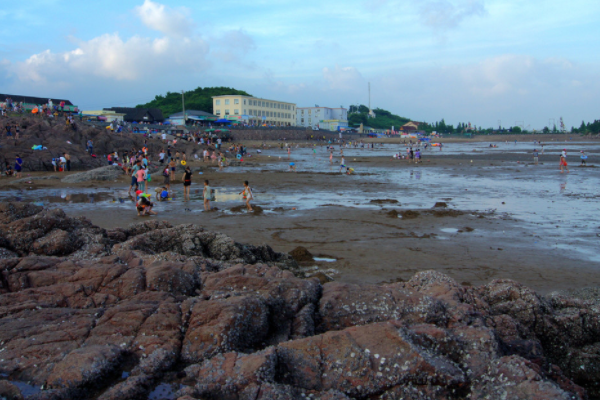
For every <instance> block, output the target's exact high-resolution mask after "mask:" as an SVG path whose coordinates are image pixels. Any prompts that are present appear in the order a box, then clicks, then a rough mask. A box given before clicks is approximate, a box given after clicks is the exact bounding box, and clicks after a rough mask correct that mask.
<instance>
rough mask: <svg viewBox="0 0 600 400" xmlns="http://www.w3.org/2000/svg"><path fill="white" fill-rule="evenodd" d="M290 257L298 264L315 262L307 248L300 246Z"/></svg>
mask: <svg viewBox="0 0 600 400" xmlns="http://www.w3.org/2000/svg"><path fill="white" fill-rule="evenodd" d="M290 255H291V256H292V258H293V259H294V260H296V261H297V262H310V261H314V259H313V256H312V254H311V253H310V251H308V250H307V249H306V247H302V246H298V247H296V248H295V249H294V250H292V251H290Z"/></svg>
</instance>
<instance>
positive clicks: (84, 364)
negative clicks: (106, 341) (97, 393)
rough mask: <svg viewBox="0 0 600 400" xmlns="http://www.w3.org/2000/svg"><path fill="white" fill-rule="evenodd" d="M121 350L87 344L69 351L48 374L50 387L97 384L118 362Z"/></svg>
mask: <svg viewBox="0 0 600 400" xmlns="http://www.w3.org/2000/svg"><path fill="white" fill-rule="evenodd" d="M121 356H122V350H121V349H120V348H118V347H117V346H111V345H105V346H87V347H82V348H79V349H76V350H73V351H72V352H70V353H69V354H68V355H67V356H66V357H65V358H64V359H63V360H62V361H60V362H59V363H58V364H56V366H55V367H54V368H53V369H52V372H51V373H50V375H49V376H48V386H49V387H51V388H68V387H81V386H86V385H91V384H98V383H99V382H100V380H101V379H102V378H103V377H105V376H106V375H107V374H109V373H110V372H112V371H113V370H114V369H115V368H116V367H117V366H118V365H119V362H120V359H121Z"/></svg>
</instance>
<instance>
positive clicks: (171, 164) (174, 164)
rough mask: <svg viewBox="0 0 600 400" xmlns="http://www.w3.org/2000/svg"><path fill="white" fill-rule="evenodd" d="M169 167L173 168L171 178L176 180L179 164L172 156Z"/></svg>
mask: <svg viewBox="0 0 600 400" xmlns="http://www.w3.org/2000/svg"><path fill="white" fill-rule="evenodd" d="M169 169H170V170H171V180H172V181H174V180H175V169H177V164H176V163H175V160H174V159H172V158H171V161H170V162H169Z"/></svg>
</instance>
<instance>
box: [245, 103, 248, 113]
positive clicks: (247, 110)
mask: <svg viewBox="0 0 600 400" xmlns="http://www.w3.org/2000/svg"><path fill="white" fill-rule="evenodd" d="M244 101H245V100H244ZM246 111H248V110H246V109H245V108H244V115H246V114H248V113H247V112H246Z"/></svg>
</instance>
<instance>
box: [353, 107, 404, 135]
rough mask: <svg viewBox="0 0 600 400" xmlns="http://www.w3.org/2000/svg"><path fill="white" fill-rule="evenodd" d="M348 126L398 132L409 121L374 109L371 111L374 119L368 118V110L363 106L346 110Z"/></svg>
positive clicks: (385, 111)
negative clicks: (362, 126) (361, 126)
mask: <svg viewBox="0 0 600 400" xmlns="http://www.w3.org/2000/svg"><path fill="white" fill-rule="evenodd" d="M348 111H349V112H348V124H349V125H350V126H358V125H360V124H361V123H362V124H363V125H364V126H370V127H372V128H375V129H391V128H392V126H393V127H394V129H396V130H398V129H399V128H400V127H401V126H402V125H404V124H406V123H407V122H410V119H408V118H404V117H400V116H398V115H394V114H392V113H391V112H389V111H387V110H383V109H381V108H376V109H374V110H373V112H374V113H375V115H376V117H375V118H369V108H368V107H367V106H365V105H360V106H358V107H357V106H350V109H349V110H348Z"/></svg>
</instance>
